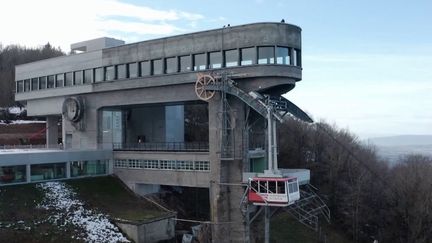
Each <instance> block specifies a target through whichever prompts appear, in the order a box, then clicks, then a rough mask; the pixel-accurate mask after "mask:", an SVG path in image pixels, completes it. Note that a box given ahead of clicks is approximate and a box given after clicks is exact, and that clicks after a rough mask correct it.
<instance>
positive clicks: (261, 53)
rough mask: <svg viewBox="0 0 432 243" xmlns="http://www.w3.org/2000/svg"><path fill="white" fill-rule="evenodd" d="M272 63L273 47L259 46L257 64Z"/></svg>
mask: <svg viewBox="0 0 432 243" xmlns="http://www.w3.org/2000/svg"><path fill="white" fill-rule="evenodd" d="M273 63H274V47H273V46H261V47H258V64H273Z"/></svg>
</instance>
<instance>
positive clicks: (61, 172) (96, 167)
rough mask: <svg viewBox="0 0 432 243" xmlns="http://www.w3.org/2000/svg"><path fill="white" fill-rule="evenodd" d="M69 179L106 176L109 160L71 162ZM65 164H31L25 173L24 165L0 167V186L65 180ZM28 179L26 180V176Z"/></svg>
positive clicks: (25, 167)
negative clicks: (28, 176) (28, 170)
mask: <svg viewBox="0 0 432 243" xmlns="http://www.w3.org/2000/svg"><path fill="white" fill-rule="evenodd" d="M69 163H70V167H69V169H70V177H80V176H93V175H105V174H107V168H108V164H109V160H89V161H87V160H86V161H71V162H69ZM66 164H67V162H62V163H49V164H33V165H31V166H30V167H29V168H30V172H29V173H27V166H26V165H16V166H0V185H2V184H11V183H23V182H31V181H43V180H53V179H64V178H67V176H68V175H67V172H66V170H67V168H68V167H67V166H66ZM28 174H29V175H30V178H27V175H28Z"/></svg>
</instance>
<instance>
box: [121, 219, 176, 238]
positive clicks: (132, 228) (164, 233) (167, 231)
mask: <svg viewBox="0 0 432 243" xmlns="http://www.w3.org/2000/svg"><path fill="white" fill-rule="evenodd" d="M115 224H116V225H117V226H118V227H119V228H120V229H121V230H122V231H123V232H124V233H126V235H127V236H128V237H129V238H130V239H132V240H133V241H134V242H136V243H155V242H159V241H163V240H169V239H172V238H174V236H175V225H176V221H175V214H170V215H167V216H164V217H161V218H158V219H154V220H151V221H146V222H127V221H116V222H115Z"/></svg>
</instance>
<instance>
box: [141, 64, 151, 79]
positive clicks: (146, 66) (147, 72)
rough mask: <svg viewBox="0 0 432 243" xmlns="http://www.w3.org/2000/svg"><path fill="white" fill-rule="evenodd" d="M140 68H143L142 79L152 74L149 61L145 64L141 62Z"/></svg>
mask: <svg viewBox="0 0 432 243" xmlns="http://www.w3.org/2000/svg"><path fill="white" fill-rule="evenodd" d="M140 66H141V77H143V76H148V75H150V74H151V72H150V71H151V68H150V62H149V61H144V62H140Z"/></svg>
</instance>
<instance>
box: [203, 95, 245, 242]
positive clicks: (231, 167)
mask: <svg viewBox="0 0 432 243" xmlns="http://www.w3.org/2000/svg"><path fill="white" fill-rule="evenodd" d="M229 102H230V107H231V111H232V113H231V115H232V120H231V121H232V124H233V125H234V149H235V151H234V154H235V156H234V159H231V160H221V158H220V151H221V138H222V136H221V128H222V120H221V113H220V112H221V110H220V109H221V104H220V96H219V95H217V96H215V97H213V98H212V99H211V100H210V101H209V157H210V178H211V180H210V206H211V220H212V222H213V227H212V241H213V242H244V241H245V232H246V231H245V229H246V227H245V226H246V225H245V222H244V217H243V215H242V214H241V210H240V203H241V197H242V195H243V193H244V188H243V187H242V186H241V183H242V175H243V134H244V133H243V130H244V124H245V115H244V114H245V113H244V104H243V102H242V101H240V100H238V99H236V98H231V97H230V98H229Z"/></svg>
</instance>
